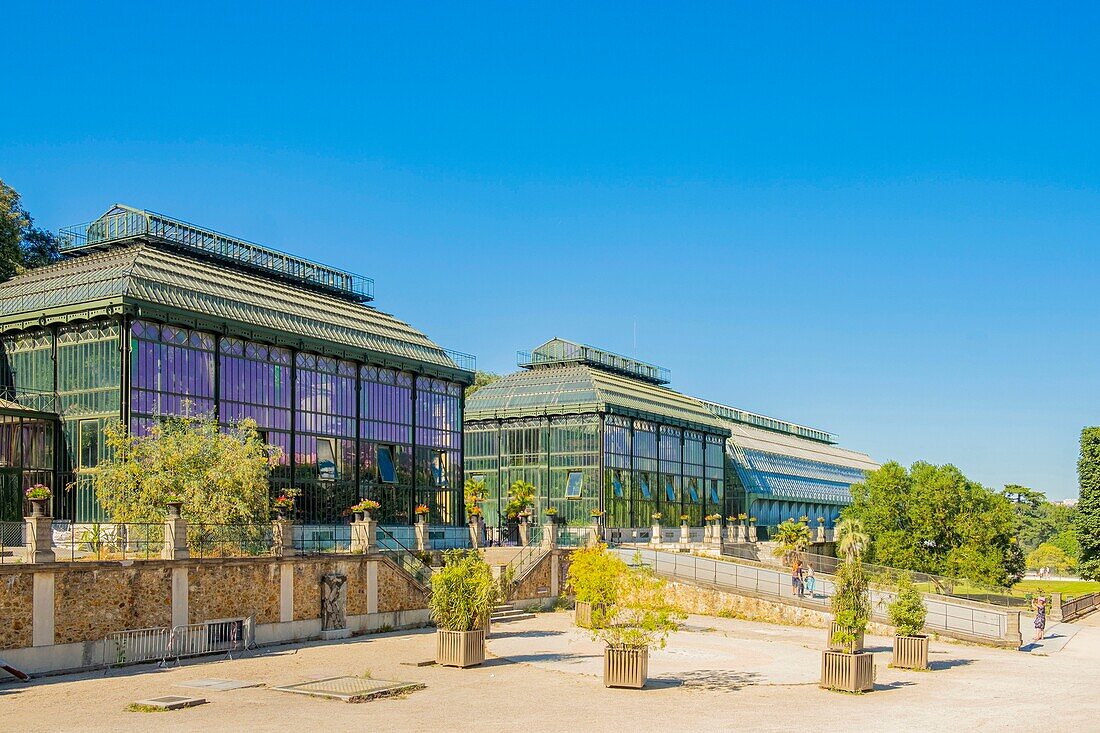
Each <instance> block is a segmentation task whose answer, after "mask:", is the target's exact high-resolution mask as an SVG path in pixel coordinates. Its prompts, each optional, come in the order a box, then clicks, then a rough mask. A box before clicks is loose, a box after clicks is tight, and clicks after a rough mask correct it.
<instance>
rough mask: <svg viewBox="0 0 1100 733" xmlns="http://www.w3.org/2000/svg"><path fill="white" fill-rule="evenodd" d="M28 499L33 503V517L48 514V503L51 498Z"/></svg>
mask: <svg viewBox="0 0 1100 733" xmlns="http://www.w3.org/2000/svg"><path fill="white" fill-rule="evenodd" d="M27 501H29V502H30V503H31V516H32V517H44V516H46V505H47V504H49V503H50V500H49V499H28V500H27Z"/></svg>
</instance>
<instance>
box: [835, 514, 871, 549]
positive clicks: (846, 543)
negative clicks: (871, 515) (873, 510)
mask: <svg viewBox="0 0 1100 733" xmlns="http://www.w3.org/2000/svg"><path fill="white" fill-rule="evenodd" d="M870 541H871V538H870V537H868V536H867V533H866V532H864V531H863V522H862V521H861V520H859V519H855V518H851V517H850V518H847V519H841V520H840V521H839V522H837V524H836V549H837V551H838V552H840V556H841V557H843V558H844V559H845V560H858V559H859V558H860V557H862V556H863V551H864V550H865V549H867V545H868V544H869V543H870Z"/></svg>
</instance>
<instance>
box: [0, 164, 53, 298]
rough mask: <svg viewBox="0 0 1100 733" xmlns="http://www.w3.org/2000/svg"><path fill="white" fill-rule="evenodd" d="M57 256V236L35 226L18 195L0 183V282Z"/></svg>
mask: <svg viewBox="0 0 1100 733" xmlns="http://www.w3.org/2000/svg"><path fill="white" fill-rule="evenodd" d="M60 257H61V255H60V253H59V251H58V243H57V237H56V236H55V235H54V234H53V233H51V232H48V231H46V230H45V229H39V228H38V227H36V226H35V225H34V219H33V218H32V217H31V215H30V214H29V213H27V210H26V209H25V208H23V202H22V199H21V197H20V196H19V192H18V191H16V190H15V189H14V188H12V187H11V186H9V185H7V184H6V183H4V181H2V180H0V282H2V281H4V280H9V279H11V278H12V277H14V276H15V275H18V274H19V273H21V272H23V271H24V270H27V269H29V268H31V267H41V266H42V265H48V264H50V263H51V262H56V261H57V260H58V259H60Z"/></svg>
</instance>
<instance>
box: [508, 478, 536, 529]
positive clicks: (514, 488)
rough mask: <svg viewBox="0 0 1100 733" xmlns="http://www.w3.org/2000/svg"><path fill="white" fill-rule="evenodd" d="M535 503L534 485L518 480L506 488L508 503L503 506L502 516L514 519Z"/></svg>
mask: <svg viewBox="0 0 1100 733" xmlns="http://www.w3.org/2000/svg"><path fill="white" fill-rule="evenodd" d="M534 503H535V485H534V484H530V483H528V482H526V481H524V480H523V479H518V480H516V481H514V482H513V483H512V485H511V486H509V487H508V503H507V504H505V505H504V516H505V517H507V518H508V519H515V518H517V517H518V516H519V515H520V514H522V513H523V512H525V511H527V510H528V509H530V508H531V507H532V506H533V505H534Z"/></svg>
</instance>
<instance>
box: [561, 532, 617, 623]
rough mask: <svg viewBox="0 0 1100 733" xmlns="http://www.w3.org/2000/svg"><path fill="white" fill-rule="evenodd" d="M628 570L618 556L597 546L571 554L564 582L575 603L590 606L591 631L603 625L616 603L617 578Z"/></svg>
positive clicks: (601, 546)
mask: <svg viewBox="0 0 1100 733" xmlns="http://www.w3.org/2000/svg"><path fill="white" fill-rule="evenodd" d="M628 570H629V568H627V565H626V563H625V562H623V560H622V558H620V557H619V556H618V555H613V554H611V553H610V552H608V551H607V545H604V544H602V543H601V544H598V545H596V546H594V547H587V548H585V549H583V550H577V551H576V552H574V553H573V559H572V561H571V562H570V563H569V572H568V573H567V576H566V577H567V579H566V582H567V584H568V587H569V589H570V590H571V591H573V595H574V596H575V597H576V599H577V600H578V601H580V602H582V603H590V604H592V626H593V628H595V627H599V626H603V625H606V623H607V622H608V617H607V613H608V609H614V608H615V606H616V603H617V602H618V600H619V591H620V589H621V585H622V583H621V581H620V578H621V576H622V575H623V574H624V573H626V572H627V571H628Z"/></svg>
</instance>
